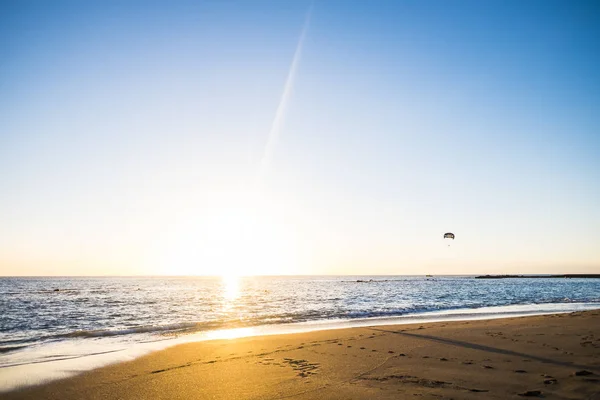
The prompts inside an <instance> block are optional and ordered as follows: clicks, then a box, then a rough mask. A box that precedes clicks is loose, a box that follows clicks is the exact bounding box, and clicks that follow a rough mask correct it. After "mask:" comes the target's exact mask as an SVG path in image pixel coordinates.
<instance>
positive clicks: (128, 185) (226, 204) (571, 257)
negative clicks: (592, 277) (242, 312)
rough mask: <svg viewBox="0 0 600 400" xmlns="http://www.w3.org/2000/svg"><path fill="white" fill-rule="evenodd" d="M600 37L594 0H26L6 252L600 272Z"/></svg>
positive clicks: (0, 111)
mask: <svg viewBox="0 0 600 400" xmlns="http://www.w3.org/2000/svg"><path fill="white" fill-rule="evenodd" d="M311 4H312V5H311ZM303 32H304V33H303ZM302 35H304V36H303V39H301V37H302ZM599 38H600V6H599V5H598V2H595V1H589V2H585V1H550V0H543V1H542V0H539V1H452V0H451V1H423V0H419V1H416V0H414V1H362V2H358V1H356V2H352V1H336V0H327V1H318V0H316V1H314V2H312V3H311V2H310V1H189V2H185V1H173V2H166V1H165V2H161V1H139V2H134V1H124V2H123V1H119V2H116V1H85V2H83V1H52V2H47V1H3V2H1V3H0V275H138V274H142V275H155V274H200V275H204V274H220V273H223V270H224V269H225V270H227V271H226V272H228V273H244V274H471V273H474V274H479V273H600V108H599V105H600V72H599V71H600V41H599V40H598V39H599ZM265 158H266V159H267V162H265ZM265 164H266V165H267V167H266V168H264V165H265ZM261 165H262V166H263V167H261ZM261 169H264V171H262V173H261ZM447 231H451V232H454V233H455V234H456V240H454V241H453V242H452V243H451V246H450V247H448V245H447V242H445V241H444V240H443V239H442V235H443V234H444V232H447ZM222 260H226V262H223V261H222ZM234 264H235V266H233V265H234Z"/></svg>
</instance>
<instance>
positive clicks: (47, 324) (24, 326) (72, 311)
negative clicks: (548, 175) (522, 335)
mask: <svg viewBox="0 0 600 400" xmlns="http://www.w3.org/2000/svg"><path fill="white" fill-rule="evenodd" d="M595 308H600V279H579V278H573V279H564V278H538V279H523V278H514V279H490V280H488V279H475V277H473V276H441V277H422V276H420V277H415V276H301V277H300V276H296V277H243V278H227V279H222V278H217V277H91V278H89V277H75V278H74V277H56V278H54V277H53V278H47V277H44V278H34V277H31V278H20V277H19V278H16V277H15V278H0V391H3V390H4V391H5V390H11V389H14V388H16V387H20V386H26V385H31V384H37V383H40V382H44V381H48V380H51V379H57V378H62V377H66V376H69V375H72V374H74V373H78V372H81V371H85V370H88V369H91V368H95V367H98V366H101V365H105V364H108V363H111V362H118V361H123V360H127V359H131V358H133V357H137V356H140V355H142V354H145V353H147V352H149V351H155V350H158V349H161V348H165V347H167V346H172V345H174V344H178V343H183V342H186V341H195V340H206V339H212V338H229V337H238V336H249V335H260V334H267V333H268V334H272V333H285V332H298V331H305V330H314V329H325V328H327V329H332V328H342V327H348V326H361V325H362V326H364V325H381V324H401V323H411V322H427V321H436V320H453V319H478V318H499V317H506V316H521V315H534V314H545V313H554V312H569V311H581V310H588V309H595Z"/></svg>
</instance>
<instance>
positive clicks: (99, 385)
mask: <svg viewBox="0 0 600 400" xmlns="http://www.w3.org/2000/svg"><path fill="white" fill-rule="evenodd" d="M582 371H587V372H582ZM1 397H2V398H3V399H6V400H8V399H61V400H68V399H85V400H92V399H136V400H137V399H287V398H294V399H511V398H515V399H520V398H524V397H533V398H536V397H540V398H549V399H600V311H589V312H578V313H571V314H558V315H547V316H536V317H522V318H508V319H498V320H489V321H464V322H441V323H431V324H416V325H395V326H387V327H372V328H350V329H340V330H328V331H317V332H310V333H302V334H289V335H275V336H263V337H253V338H242V339H231V340H215V341H209V342H198V343H191V344H184V345H180V346H177V347H173V348H170V349H167V350H163V351H160V352H156V353H152V354H150V355H148V356H145V357H142V358H139V359H137V360H134V361H131V362H126V363H122V364H117V365H111V366H108V367H104V368H101V369H97V370H94V371H91V372H88V373H85V374H82V375H79V376H76V377H74V378H69V379H65V380H62V381H56V382H52V383H50V384H46V385H43V386H39V387H35V388H29V389H25V390H21V391H16V392H11V393H4V394H2V396H1Z"/></svg>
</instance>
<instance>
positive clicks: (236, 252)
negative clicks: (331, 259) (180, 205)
mask: <svg viewBox="0 0 600 400" xmlns="http://www.w3.org/2000/svg"><path fill="white" fill-rule="evenodd" d="M189 214H192V215H189ZM296 245H297V241H296V240H295V237H294V231H293V226H290V224H285V217H284V216H282V213H281V212H280V210H279V208H278V207H277V205H276V204H273V203H269V202H267V201H266V199H265V198H264V197H263V196H258V195H255V194H249V193H247V192H242V193H227V194H225V195H221V196H217V197H215V198H214V199H212V201H211V202H210V203H208V204H206V205H205V207H203V208H202V209H200V210H196V211H195V212H193V213H188V215H187V218H184V221H182V222H181V223H179V224H178V226H177V227H176V228H175V229H173V231H172V232H170V233H169V235H168V237H167V239H166V240H165V243H164V244H162V247H163V250H162V254H161V256H160V259H161V260H162V261H161V264H162V266H161V269H162V270H163V271H165V272H166V273H168V274H174V275H219V276H222V277H236V276H237V277H239V276H248V275H257V274H258V275H267V274H273V275H280V274H290V273H294V272H295V271H296V266H297V257H296V254H297V251H296Z"/></svg>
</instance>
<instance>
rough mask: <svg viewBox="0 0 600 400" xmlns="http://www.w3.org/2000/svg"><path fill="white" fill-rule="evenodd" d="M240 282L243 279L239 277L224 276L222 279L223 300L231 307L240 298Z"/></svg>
mask: <svg viewBox="0 0 600 400" xmlns="http://www.w3.org/2000/svg"><path fill="white" fill-rule="evenodd" d="M240 280H241V278H240V277H239V276H237V275H223V276H222V277H221V283H222V285H223V289H222V290H223V299H224V300H225V302H226V303H227V304H228V305H229V306H231V303H233V302H234V300H236V299H237V298H238V297H240Z"/></svg>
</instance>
